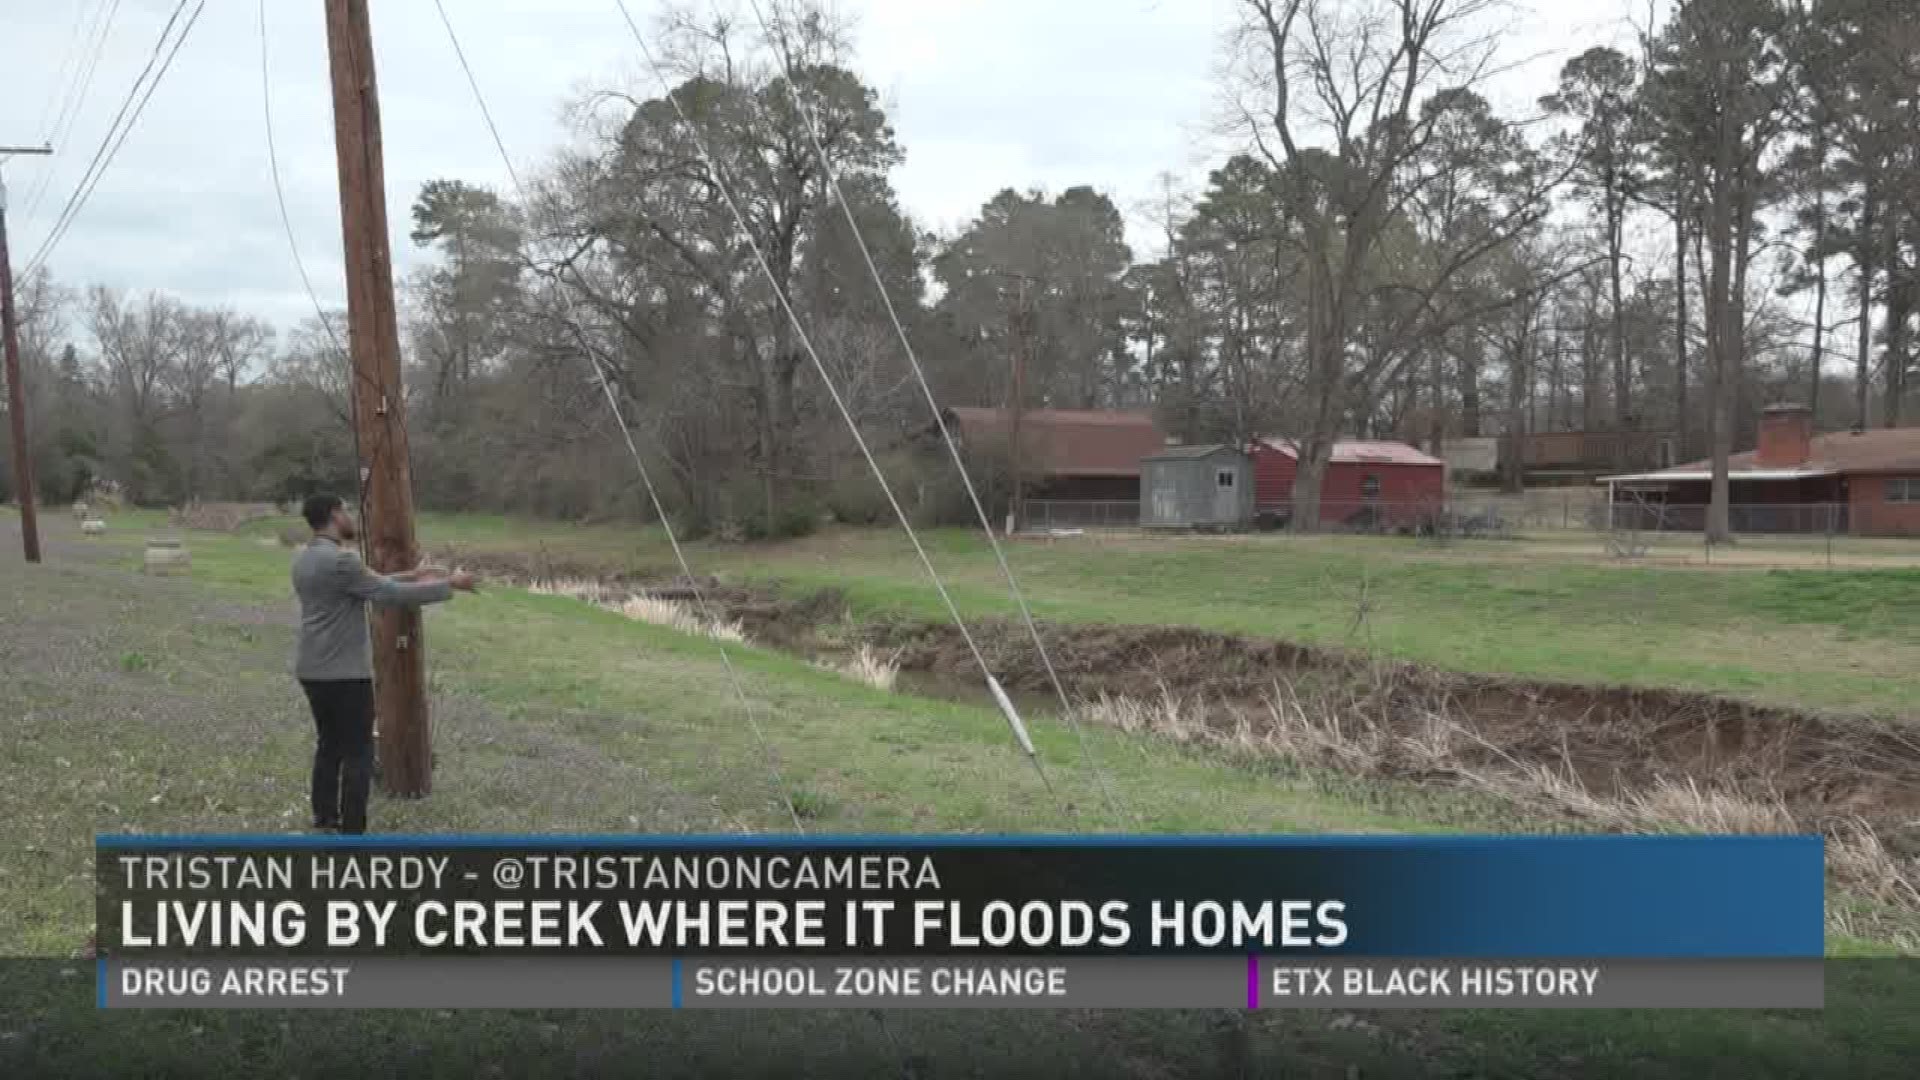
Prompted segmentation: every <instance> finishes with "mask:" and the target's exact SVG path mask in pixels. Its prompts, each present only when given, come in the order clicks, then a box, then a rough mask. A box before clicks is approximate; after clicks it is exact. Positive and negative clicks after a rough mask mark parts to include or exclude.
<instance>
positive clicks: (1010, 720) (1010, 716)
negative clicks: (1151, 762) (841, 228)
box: [614, 0, 1065, 805]
mask: <svg viewBox="0 0 1920 1080" xmlns="http://www.w3.org/2000/svg"><path fill="white" fill-rule="evenodd" d="M614 3H615V5H616V6H618V7H619V9H620V14H621V16H622V17H623V18H624V19H625V20H626V24H627V29H628V30H630V31H632V33H633V39H634V41H635V43H637V44H638V45H639V47H640V52H641V55H642V56H643V57H644V58H645V59H646V61H647V66H648V67H650V68H652V69H653V73H654V77H655V78H656V79H658V80H659V82H660V85H661V88H662V90H663V92H664V94H665V97H666V99H667V103H668V104H669V105H671V106H672V108H673V111H674V114H675V116H677V117H678V118H679V120H680V125H681V127H683V128H685V129H686V132H687V135H688V137H689V138H690V139H691V140H692V141H693V144H694V149H695V150H696V151H697V152H698V153H699V155H700V159H701V161H702V162H703V163H704V164H705V165H706V168H707V171H708V173H709V174H711V176H712V179H713V184H714V188H715V189H716V190H717V191H718V192H719V194H720V198H721V200H722V201H724V202H725V203H726V205H727V209H728V211H729V212H730V213H731V214H732V215H733V219H734V221H735V222H736V223H737V224H738V225H739V227H740V232H741V236H742V238H743V239H745V240H746V242H747V247H748V248H749V249H750V250H751V251H752V252H753V256H754V260H755V261H756V262H757V263H758V264H759V266H760V270H761V272H762V273H764V274H765V275H766V278H767V284H768V285H769V286H770V287H771V288H772V290H773V296H774V299H775V301H776V302H778V304H779V305H780V309H781V310H782V311H783V312H785V314H786V316H787V321H788V322H789V323H791V324H792V326H793V329H794V334H795V336H796V337H797V339H798V340H799V342H800V345H801V348H802V349H803V350H804V351H805V352H806V354H807V356H808V358H809V359H810V360H812V362H813V367H814V371H815V372H817V373H818V374H819V376H820V381H821V383H822V384H823V385H824V386H825V387H826V390H827V396H828V397H830V398H832V399H833V404H834V407H835V408H836V409H837V410H839V413H840V416H841V418H842V419H843V420H844V421H845V422H846V425H847V430H848V432H849V433H850V434H851V435H852V436H853V441H854V444H855V445H856V446H858V447H859V448H860V454H861V456H862V457H864V458H865V459H866V462H867V467H868V469H869V470H871V471H872V473H873V476H874V479H875V480H877V481H879V484H880V491H881V493H882V494H884V495H885V496H886V498H887V503H888V505H890V506H891V507H892V508H893V513H894V516H895V517H896V518H897V519H899V521H900V525H901V528H903V529H904V530H905V531H906V534H907V540H908V541H909V542H910V543H911V544H912V545H913V550H914V553H915V554H917V555H918V556H919V557H920V563H921V565H922V566H923V567H924V568H925V569H926V571H927V577H928V578H929V579H930V580H931V581H932V582H933V587H934V590H935V591H936V592H938V593H939V594H940V599H941V600H942V602H944V603H945V604H946V607H947V611H948V613H949V614H950V615H951V616H952V618H953V622H954V625H955V626H956V627H958V628H959V630H960V636H961V637H962V638H964V639H965V641H966V644H967V649H968V651H969V652H971V653H972V654H973V659H974V662H975V663H976V664H978V665H979V668H980V672H981V674H982V675H984V676H985V677H986V680H987V689H988V690H989V691H990V692H991V693H992V695H993V699H994V703H995V704H996V705H998V706H999V708H1000V713H1001V715H1002V716H1003V717H1004V718H1005V719H1006V721H1007V726H1008V727H1009V728H1010V729H1012V732H1013V737H1014V741H1015V742H1017V743H1018V744H1019V746H1020V749H1021V750H1022V751H1023V752H1024V753H1025V754H1026V757H1027V761H1028V762H1029V763H1030V764H1032V766H1033V769H1034V771H1035V772H1036V773H1038V774H1039V776H1040V782H1041V784H1042V785H1044V786H1045V787H1046V789H1047V791H1048V792H1049V793H1050V794H1053V795H1054V796H1055V797H1056V798H1057V797H1058V794H1059V793H1058V792H1057V791H1055V789H1054V786H1053V779H1052V778H1051V777H1050V776H1048V775H1047V768H1046V765H1045V764H1044V763H1042V762H1041V760H1040V755H1039V753H1038V751H1036V750H1035V748H1034V745H1033V739H1032V737H1031V736H1030V735H1028V733H1027V726H1026V723H1025V722H1024V721H1023V720H1021V719H1020V713H1019V710H1017V709H1016V708H1014V705H1013V699H1012V698H1010V697H1008V696H1007V692H1006V690H1005V689H1004V688H1003V687H1002V686H1001V685H1000V680H999V679H997V678H995V677H994V674H993V668H992V667H991V665H989V664H988V663H987V658H986V656H985V654H984V653H982V652H981V651H980V645H979V643H978V642H977V641H975V640H974V637H973V631H972V630H971V629H969V628H968V626H967V621H966V619H965V617H963V616H962V615H961V614H960V607H959V605H958V604H956V603H955V602H954V599H953V596H952V594H951V593H949V592H948V591H947V586H946V582H945V581H943V580H942V579H941V577H940V572H939V571H938V570H936V569H935V568H934V565H933V559H932V558H931V557H929V556H928V555H927V549H926V547H925V546H924V545H922V544H921V543H920V535H919V533H917V532H916V531H915V530H914V528H913V522H912V520H911V519H909V518H908V517H907V512H906V510H905V509H904V508H903V507H901V505H900V500H899V498H898V497H897V496H895V494H894V492H893V485H892V484H890V483H888V482H887V475H886V472H885V470H883V469H881V468H880V463H879V462H878V461H876V460H875V459H874V456H873V450H872V448H870V447H869V446H868V445H867V439H866V436H865V435H864V434H863V433H862V432H861V431H860V425H859V424H858V423H857V422H856V421H855V420H854V418H853V413H852V412H851V411H850V410H849V409H848V408H847V404H846V401H845V400H844V399H842V398H841V396H840V391H839V389H838V388H837V387H835V386H834V383H833V377H832V375H831V374H830V373H829V372H828V371H827V366H826V364H825V362H824V361H822V360H821V359H820V351H819V350H818V349H816V348H815V347H814V344H813V337H812V335H810V334H808V333H807V329H806V326H805V325H804V324H802V323H801V321H800V317H799V315H798V314H797V313H795V311H794V310H793V303H792V300H791V299H790V298H789V297H788V296H787V293H786V290H785V289H783V288H781V286H780V279H779V275H777V274H775V273H774V272H773V264H772V263H771V262H770V261H769V260H768V259H767V256H766V252H765V251H764V250H762V248H761V246H760V242H759V241H758V240H756V239H755V238H754V235H753V229H752V227H751V226H750V225H749V224H748V222H747V217H746V214H745V213H743V212H742V211H741V209H740V205H739V203H738V202H736V201H735V200H734V197H733V191H732V188H731V186H730V185H729V184H728V183H727V180H726V177H725V175H724V174H723V173H722V171H721V169H720V165H719V162H718V161H717V160H716V159H715V158H714V156H713V154H712V152H711V151H710V149H709V148H708V146H707V142H706V140H705V139H704V138H702V137H701V135H700V132H699V129H698V128H696V127H695V126H694V124H693V122H692V120H691V119H690V118H689V117H688V116H687V112H686V109H685V107H684V106H682V105H681V104H680V98H679V95H678V94H676V93H674V88H673V85H672V83H671V82H669V81H668V80H667V77H666V72H665V69H663V68H662V67H661V66H660V64H659V62H658V61H657V60H656V59H655V58H654V55H653V50H652V48H650V47H649V46H648V45H647V39H646V35H645V34H642V33H641V32H640V27H639V25H638V24H637V23H635V22H634V20H633V13H632V12H631V11H629V10H628V9H627V4H626V0H614ZM1063 805H1065V804H1064V803H1063Z"/></svg>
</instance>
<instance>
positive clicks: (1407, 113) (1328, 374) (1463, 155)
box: [1238, 0, 1552, 529]
mask: <svg viewBox="0 0 1920 1080" xmlns="http://www.w3.org/2000/svg"><path fill="white" fill-rule="evenodd" d="M1499 7H1500V5H1499V4H1498V3H1497V2H1496V0H1353V2H1335V0H1240V10H1241V12H1242V15H1243V16H1244V18H1243V24H1242V28H1241V33H1240V35H1239V39H1238V45H1239V60H1240V70H1241V73H1242V75H1243V77H1244V86H1243V88H1242V91H1243V92H1242V93H1241V95H1240V97H1241V99H1242V100H1241V102H1240V106H1239V116H1238V119H1239V120H1240V121H1241V127H1242V129H1243V131H1244V132H1245V134H1246V135H1247V136H1248V138H1249V139H1250V141H1251V142H1252V144H1253V145H1254V147H1255V148H1256V149H1257V150H1258V151H1259V152H1260V153H1261V154H1262V155H1264V156H1265V157H1266V158H1267V159H1268V160H1269V161H1270V162H1271V163H1272V164H1273V166H1274V168H1275V170H1276V171H1277V172H1278V173H1279V174H1280V181H1279V184H1278V189H1279V192H1280V197H1281V203H1282V206H1283V208H1284V210H1285V213H1286V215H1287V217H1288V219H1289V220H1290V222H1291V223H1292V226H1293V235H1294V236H1296V237H1297V242H1298V245H1299V249H1300V253H1301V255H1302V258H1303V261H1304V264H1305V265H1304V274H1303V280H1304V285H1305V293H1306V299H1305V309H1306V310H1305V315H1304V322H1305V324H1306V332H1305V365H1304V366H1305V371H1306V378H1305V381H1304V386H1303V391H1304V396H1305V398H1306V404H1307V408H1306V410H1305V411H1306V414H1307V416H1306V420H1305V425H1304V427H1303V429H1302V431H1301V433H1300V434H1299V437H1298V439H1297V442H1298V443H1299V446H1300V468H1299V472H1298V474H1297V478H1296V480H1295V482H1294V490H1293V501H1294V514H1293V520H1294V521H1295V522H1296V523H1297V524H1298V525H1299V526H1300V527H1302V528H1309V529H1310V528H1316V527H1317V526H1318V524H1319V506H1320V487H1321V481H1322V478H1323V477H1324V475H1325V472H1326V466H1327V463H1328V461H1329V460H1330V459H1331V457H1332V452H1333V444H1334V441H1335V439H1336V438H1337V436H1338V435H1339V434H1340V432H1341V430H1342V428H1343V427H1345V426H1346V425H1347V424H1349V423H1350V422H1351V420H1352V417H1353V415H1354V414H1355V413H1361V414H1365V413H1368V412H1371V411H1372V406H1373V403H1374V401H1375V400H1376V399H1375V395H1377V394H1378V393H1380V392H1381V391H1382V389H1383V387H1384V386H1385V385H1387V384H1388V383H1390V382H1391V381H1392V380H1393V379H1395V378H1396V377H1397V376H1398V374H1399V371H1400V368H1401V366H1402V365H1404V364H1405V363H1407V362H1409V360H1410V359H1412V358H1413V357H1416V356H1417V355H1418V354H1419V346H1420V343H1421V342H1422V341H1424V340H1431V339H1433V338H1434V337H1436V336H1437V335H1438V334H1439V333H1440V332H1442V331H1444V329H1446V328H1447V327H1449V326H1452V325H1457V324H1458V323H1459V322H1461V321H1463V320H1466V319H1469V318H1471V317H1472V316H1473V313H1472V312H1466V311H1459V310H1441V309H1439V308H1438V307H1436V304H1435V301H1436V299H1437V298H1439V297H1441V296H1442V295H1443V294H1444V293H1445V292H1446V291H1447V288H1448V286H1449V285H1450V284H1451V283H1452V282H1453V281H1454V280H1455V278H1457V277H1458V276H1460V275H1461V274H1463V273H1465V272H1466V271H1467V270H1469V269H1470V268H1471V267H1473V266H1474V265H1475V264H1477V263H1479V262H1480V261H1482V260H1484V259H1486V258H1487V257H1488V256H1489V255H1491V254H1492V253H1493V252H1495V251H1496V250H1498V249H1499V248H1500V247H1501V246H1503V245H1504V244H1506V243H1508V242H1509V241H1510V240H1511V239H1512V237H1513V236H1514V235H1516V234H1518V233H1520V232H1522V231H1525V230H1526V229H1529V228H1531V227H1533V225H1535V224H1536V223H1537V222H1538V221H1539V220H1540V219H1541V218H1542V217H1543V216H1544V215H1545V213H1546V212H1547V208H1548V202H1547V198H1546V194H1547V192H1548V190H1550V188H1551V186H1552V183H1551V180H1550V179H1549V178H1547V177H1545V176H1543V175H1542V174H1541V173H1540V172H1539V171H1537V170H1535V169H1526V168H1521V169H1518V170H1511V169H1506V168H1495V169H1493V170H1491V172H1490V174H1489V175H1498V176H1501V177H1502V178H1503V183H1501V184H1498V185H1495V187H1493V188H1492V189H1487V190H1482V191H1479V192H1477V193H1476V194H1475V195H1474V198H1475V199H1477V200H1479V201H1480V202H1481V203H1482V204H1483V205H1482V206H1481V207H1480V208H1479V209H1478V210H1477V211H1475V212H1474V214H1473V215H1472V216H1474V217H1476V218H1478V219H1479V227H1478V228H1475V229H1473V230H1470V231H1468V232H1467V234H1466V235H1465V236H1458V235H1455V236H1448V235H1445V234H1444V233H1434V232H1430V231H1425V232H1423V231H1418V230H1417V229H1416V228H1415V227H1414V225H1413V223H1412V222H1413V219H1414V218H1415V217H1416V216H1418V215H1421V214H1422V213H1423V211H1422V210H1421V208H1420V204H1421V202H1422V200H1425V199H1427V198H1429V196H1430V195H1431V194H1432V190H1433V188H1434V187H1435V186H1436V185H1439V184H1441V183H1442V181H1443V180H1444V179H1446V178H1448V177H1449V176H1452V175H1454V174H1455V173H1456V172H1457V170H1461V169H1485V168H1487V166H1488V164H1489V159H1491V158H1494V157H1497V156H1498V155H1500V154H1502V153H1506V152H1511V151H1512V150H1513V149H1514V143H1515V142H1516V141H1517V140H1514V139H1513V138H1512V132H1511V131H1510V129H1509V128H1508V126H1507V125H1505V124H1502V123H1501V122H1499V121H1497V120H1495V119H1494V118H1493V117H1492V116H1491V115H1490V114H1489V113H1487V112H1486V110H1485V103H1484V102H1483V101H1481V100H1479V98H1478V96H1477V95H1474V94H1472V93H1471V88H1472V87H1473V86H1474V85H1476V84H1477V83H1479V82H1480V81H1482V79H1483V78H1484V77H1485V76H1486V75H1487V74H1488V73H1489V71H1490V70H1491V67H1492V63H1493V56H1494V42H1495V38H1494V36H1493V34H1492V33H1491V32H1490V29H1489V28H1488V27H1487V25H1486V20H1487V19H1488V18H1489V17H1490V16H1491V15H1492V13H1494V12H1495V11H1496V10H1498V8H1499ZM1315 135H1317V136H1319V139H1318V141H1317V142H1315V141H1310V138H1311V137H1312V136H1315ZM1449 135H1451V136H1453V137H1457V138H1462V139H1463V143H1462V144H1461V145H1458V146H1455V147H1453V148H1451V151H1452V152H1447V151H1448V148H1446V147H1436V143H1439V142H1444V141H1445V140H1446V138H1447V137H1448V136H1449ZM1470 140H1478V141H1479V142H1480V143H1481V145H1480V146H1478V147H1477V148H1474V149H1471V150H1469V149H1468V148H1467V147H1466V145H1465V141H1470ZM1423 159H1424V161H1423ZM1503 189H1504V190H1503ZM1456 209H1458V208H1456ZM1389 252H1391V253H1392V255H1393V257H1392V258H1387V257H1386V256H1387V254H1388V253H1389ZM1511 300H1512V297H1506V298H1503V299H1497V300H1496V301H1495V302H1494V303H1495V305H1496V306H1497V305H1498V304H1500V303H1506V302H1511ZM1382 320H1384V323H1383V322H1382Z"/></svg>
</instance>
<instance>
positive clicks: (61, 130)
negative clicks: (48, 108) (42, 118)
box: [26, 0, 120, 217]
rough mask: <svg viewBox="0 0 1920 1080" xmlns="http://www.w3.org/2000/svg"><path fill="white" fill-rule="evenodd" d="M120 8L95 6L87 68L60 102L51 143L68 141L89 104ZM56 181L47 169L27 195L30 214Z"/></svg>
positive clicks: (116, 5) (80, 71) (49, 135)
mask: <svg viewBox="0 0 1920 1080" xmlns="http://www.w3.org/2000/svg"><path fill="white" fill-rule="evenodd" d="M119 11H120V0H111V2H110V3H105V4H96V5H95V7H94V20H93V26H92V28H91V29H89V30H88V31H87V38H88V39H89V40H91V41H92V45H91V47H90V49H89V55H88V57H87V59H86V61H85V67H84V68H77V69H76V74H77V75H78V78H76V79H75V80H74V82H73V83H72V84H70V85H69V86H68V87H67V94H66V97H65V98H64V99H63V100H62V101H61V103H60V112H59V114H58V115H57V116H56V117H55V118H54V122H53V128H52V129H51V130H50V131H49V132H48V133H47V141H48V142H54V141H56V140H57V141H61V142H64V141H65V140H66V137H67V135H68V134H70V133H71V132H72V130H73V126H74V124H75V123H77V122H78V121H79V119H80V112H81V110H82V108H84V106H85V105H86V98H87V91H88V90H89V89H91V88H92V86H93V76H94V73H95V72H96V71H98V70H99V68H100V57H101V55H102V53H104V52H105V51H106V45H107V38H108V37H109V36H110V35H111V34H112V31H113V17H114V16H115V15H116V14H118V13H119ZM52 181H53V170H52V169H45V170H43V171H42V172H41V173H40V176H39V178H38V179H37V180H35V181H34V185H33V191H32V193H31V194H29V195H28V196H27V207H26V214H27V216H29V217H30V216H32V215H33V214H34V213H36V212H38V211H39V209H40V203H41V201H42V200H43V199H45V198H46V194H47V191H48V190H49V189H50V188H51V187H52V186H53V183H52Z"/></svg>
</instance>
